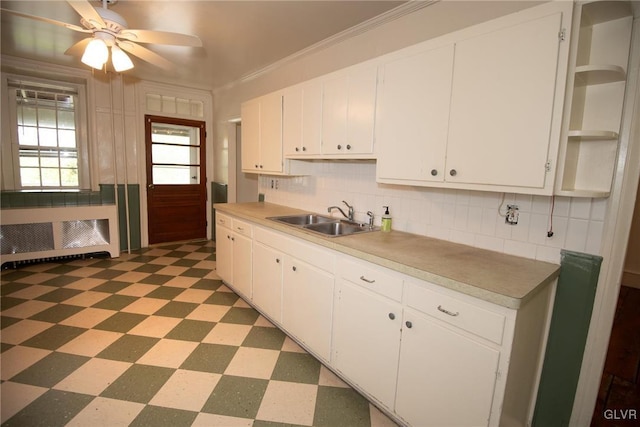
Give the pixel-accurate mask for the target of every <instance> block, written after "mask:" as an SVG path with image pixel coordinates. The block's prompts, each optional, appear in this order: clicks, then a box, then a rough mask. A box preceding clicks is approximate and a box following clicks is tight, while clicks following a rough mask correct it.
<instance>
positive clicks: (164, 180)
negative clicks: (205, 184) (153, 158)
mask: <svg viewBox="0 0 640 427" xmlns="http://www.w3.org/2000/svg"><path fill="white" fill-rule="evenodd" d="M197 169H198V168H194V167H192V166H164V165H163V166H160V165H153V183H154V184H199V183H200V177H199V174H198V173H194V172H193V171H194V170H197Z"/></svg>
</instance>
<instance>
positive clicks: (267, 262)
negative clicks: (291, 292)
mask: <svg viewBox="0 0 640 427" xmlns="http://www.w3.org/2000/svg"><path fill="white" fill-rule="evenodd" d="M283 264H284V254H283V253H282V252H280V251H278V250H276V249H273V248H271V247H269V246H266V245H265V244H263V243H260V242H254V244H253V267H252V268H253V303H254V304H255V305H256V306H257V307H258V308H259V309H260V310H262V312H263V313H264V314H265V315H267V316H268V317H269V318H270V319H271V320H273V321H275V322H277V323H282V265H283Z"/></svg>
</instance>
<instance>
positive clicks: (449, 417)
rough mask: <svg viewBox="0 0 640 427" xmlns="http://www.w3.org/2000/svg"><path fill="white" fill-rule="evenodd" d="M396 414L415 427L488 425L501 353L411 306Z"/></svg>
mask: <svg viewBox="0 0 640 427" xmlns="http://www.w3.org/2000/svg"><path fill="white" fill-rule="evenodd" d="M403 320H404V322H403V329H402V345H401V346H400V364H399V369H398V389H397V396H396V405H395V411H396V413H397V414H398V415H399V416H400V417H402V418H403V419H404V420H406V421H407V422H408V423H409V424H410V425H413V426H455V427H463V426H485V425H488V424H489V418H490V415H491V404H492V401H493V398H494V388H495V383H496V374H497V371H498V361H499V358H500V351H499V350H497V349H495V348H492V347H489V346H487V345H485V344H483V343H480V342H478V341H476V340H474V339H472V338H469V337H467V336H465V335H463V334H461V333H459V332H457V331H456V330H455V329H452V328H449V327H447V326H444V325H442V324H440V323H438V321H436V320H434V319H433V318H429V316H426V315H424V314H421V313H420V312H418V311H417V310H413V309H411V308H406V309H405V311H404V319H403Z"/></svg>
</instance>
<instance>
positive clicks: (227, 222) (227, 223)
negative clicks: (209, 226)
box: [216, 212, 231, 228]
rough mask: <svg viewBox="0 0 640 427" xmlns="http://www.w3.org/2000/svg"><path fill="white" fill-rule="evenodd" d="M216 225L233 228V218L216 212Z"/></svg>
mask: <svg viewBox="0 0 640 427" xmlns="http://www.w3.org/2000/svg"><path fill="white" fill-rule="evenodd" d="M216 225H221V226H222V227H227V228H231V217H230V216H229V215H225V214H223V213H220V212H216Z"/></svg>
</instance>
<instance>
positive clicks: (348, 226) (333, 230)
mask: <svg viewBox="0 0 640 427" xmlns="http://www.w3.org/2000/svg"><path fill="white" fill-rule="evenodd" d="M304 228H305V229H307V230H311V231H315V232H317V233H321V234H324V235H326V236H345V235H349V234H354V233H362V232H363V231H373V230H371V229H370V228H369V226H367V225H359V224H352V223H349V222H344V221H336V222H326V223H323V224H311V225H308V226H306V227H304Z"/></svg>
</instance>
